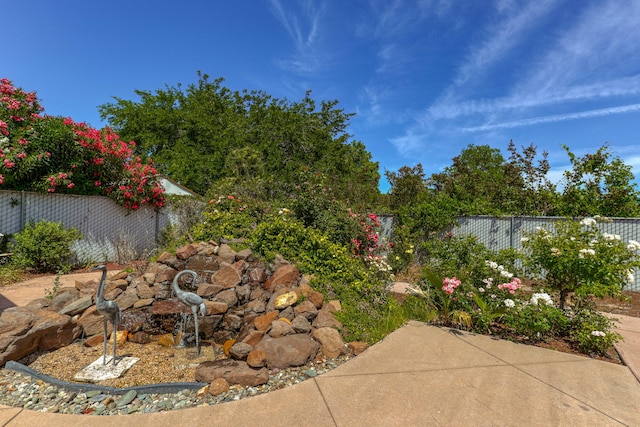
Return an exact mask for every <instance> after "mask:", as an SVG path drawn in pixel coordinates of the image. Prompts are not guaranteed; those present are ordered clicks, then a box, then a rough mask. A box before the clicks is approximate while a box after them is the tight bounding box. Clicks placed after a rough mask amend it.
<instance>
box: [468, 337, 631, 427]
mask: <svg viewBox="0 0 640 427" xmlns="http://www.w3.org/2000/svg"><path fill="white" fill-rule="evenodd" d="M456 338H458V339H459V340H461V341H464V342H465V343H467V344H469V345H470V346H472V347H474V348H476V349H478V350H480V351H481V352H483V353H485V354H488V355H490V356H491V357H495V358H496V359H498V360H500V361H502V362H504V363H505V364H506V365H507V366H510V367H512V368H513V369H515V370H517V371H518V372H520V373H522V374H524V375H526V376H528V377H530V378H533V379H534V380H535V381H538V382H539V383H541V384H544V385H546V386H547V387H550V388H552V389H553V390H556V391H557V392H559V393H561V394H563V395H565V396H567V397H568V398H570V399H573V400H575V401H576V402H580V403H581V404H583V405H585V406H587V407H589V408H591V409H593V410H594V411H596V412H598V413H600V414H602V415H604V416H605V417H607V418H609V419H611V420H613V421H615V422H617V423H620V424H622V425H625V423H623V422H622V421H620V420H618V419H616V418H614V417H612V416H611V415H609V414H607V413H606V412H603V411H602V410H600V409H598V408H596V407H594V406H593V405H591V404H590V403H588V402H585V401H584V400H582V399H579V398H577V397H575V396H573V395H571V394H569V393H567V392H566V391H564V390H562V389H560V388H558V387H556V386H555V385H553V384H551V383H549V382H547V381H545V380H543V379H541V378H538V377H537V376H535V375H532V374H530V373H529V372H527V371H525V370H523V369H522V368H520V367H519V366H533V365H546V364H553V363H556V364H557V363H567V364H572V363H593V362H595V360H593V359H588V358H584V360H579V359H576V360H564V361H555V362H554V361H550V362H530V363H519V364H513V363H510V362H508V361H506V360H504V359H502V358H501V357H499V356H496V355H494V354H492V353H490V352H488V351H486V350H485V349H483V348H481V347H479V346H477V345H475V344H472V343H470V342H469V341H466V340H465V339H464V338H462V337H459V336H457V337H456ZM549 351H553V350H549ZM497 366H503V365H497Z"/></svg>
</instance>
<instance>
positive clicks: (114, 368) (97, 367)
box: [73, 356, 140, 383]
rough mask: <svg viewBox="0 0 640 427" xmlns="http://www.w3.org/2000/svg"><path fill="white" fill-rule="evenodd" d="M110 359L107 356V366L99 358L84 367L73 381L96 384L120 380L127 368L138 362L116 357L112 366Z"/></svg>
mask: <svg viewBox="0 0 640 427" xmlns="http://www.w3.org/2000/svg"><path fill="white" fill-rule="evenodd" d="M111 359H113V356H107V364H106V365H105V364H104V358H103V356H100V357H99V358H98V359H97V360H96V361H94V362H93V363H91V364H90V365H88V366H85V367H84V368H83V369H82V370H81V371H80V372H78V373H77V374H76V375H75V376H74V377H73V379H75V380H76V381H82V382H88V383H96V382H99V381H102V380H108V379H112V378H120V377H121V376H123V375H124V374H125V373H126V372H127V371H128V370H129V368H131V367H132V366H133V365H135V364H136V362H137V361H138V360H140V359H139V358H137V357H122V358H120V357H116V363H115V364H113V363H112V362H111Z"/></svg>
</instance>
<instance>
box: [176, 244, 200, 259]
mask: <svg viewBox="0 0 640 427" xmlns="http://www.w3.org/2000/svg"><path fill="white" fill-rule="evenodd" d="M197 253H198V246H197V245H195V244H189V245H184V246H183V247H181V248H178V249H176V258H178V259H181V260H186V259H189V258H190V257H192V256H194V255H195V254H197Z"/></svg>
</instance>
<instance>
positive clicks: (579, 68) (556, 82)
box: [513, 1, 640, 99]
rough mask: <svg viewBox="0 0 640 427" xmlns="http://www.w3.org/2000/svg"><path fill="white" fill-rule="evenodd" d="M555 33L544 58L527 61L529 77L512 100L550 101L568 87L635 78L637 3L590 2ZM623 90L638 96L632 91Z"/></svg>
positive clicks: (638, 34) (639, 7) (639, 12)
mask: <svg viewBox="0 0 640 427" xmlns="http://www.w3.org/2000/svg"><path fill="white" fill-rule="evenodd" d="M557 32H558V34H557V35H556V41H555V43H554V44H553V45H550V46H549V49H548V51H547V53H546V54H544V55H543V56H541V57H540V58H538V59H537V60H532V61H531V63H530V67H529V69H528V70H529V72H528V75H526V76H524V78H523V79H522V81H521V82H520V83H519V84H517V85H516V87H515V88H514V90H513V94H514V96H517V95H522V94H524V95H526V96H527V97H530V96H531V94H533V93H536V94H538V96H539V97H541V98H543V99H544V98H551V99H554V98H558V97H559V95H558V94H562V93H565V92H566V91H567V88H569V89H571V88H576V87H584V88H589V87H591V88H593V87H594V86H595V87H597V86H598V85H599V84H600V81H601V80H604V81H605V82H606V81H609V80H614V81H615V80H616V79H618V78H619V77H620V76H624V75H629V74H630V73H631V74H636V72H635V71H636V70H637V67H638V59H637V58H638V43H637V40H638V39H639V38H640V3H639V2H622V3H621V2H613V1H607V2H605V1H602V2H594V3H593V4H592V5H591V7H588V8H586V9H584V11H583V12H582V13H576V16H575V21H574V22H573V23H568V24H567V25H566V26H564V27H563V28H562V29H561V30H557ZM622 58H625V60H621V59H622ZM628 89H629V91H630V92H634V93H637V92H636V91H637V89H636V88H634V87H633V86H628ZM573 92H574V96H575V91H573ZM590 92H592V93H593V90H590ZM601 95H605V96H606V94H604V93H603V94H601Z"/></svg>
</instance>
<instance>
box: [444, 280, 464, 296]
mask: <svg viewBox="0 0 640 427" xmlns="http://www.w3.org/2000/svg"><path fill="white" fill-rule="evenodd" d="M461 283H462V282H461V281H460V279H458V278H456V277H451V278H449V277H445V278H444V280H443V281H442V290H443V291H444V292H445V293H446V294H447V295H451V294H452V293H453V291H455V289H456V288H457V287H458V286H460V284H461Z"/></svg>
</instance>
